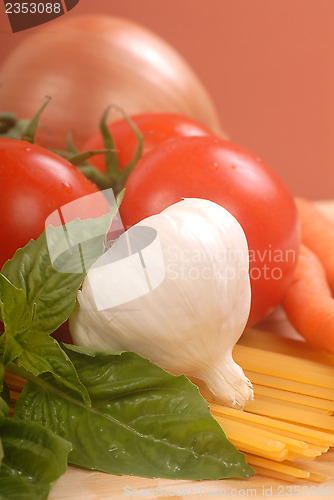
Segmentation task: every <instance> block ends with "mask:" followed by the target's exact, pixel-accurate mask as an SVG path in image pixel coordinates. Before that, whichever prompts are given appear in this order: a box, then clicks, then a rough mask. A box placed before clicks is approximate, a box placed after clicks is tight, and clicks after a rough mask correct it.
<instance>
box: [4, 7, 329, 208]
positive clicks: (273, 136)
mask: <svg viewBox="0 0 334 500" xmlns="http://www.w3.org/2000/svg"><path fill="white" fill-rule="evenodd" d="M87 12H96V13H101V12H102V13H108V14H112V15H117V16H122V17H128V18H130V19H132V20H134V21H136V22H139V23H140V24H142V25H144V26H146V27H147V28H149V29H151V30H152V31H154V32H156V33H157V34H159V35H160V36H162V37H163V38H165V40H167V41H168V42H169V43H170V44H171V45H173V46H174V48H176V49H177V50H178V51H179V52H180V53H181V54H182V55H183V56H184V57H185V58H186V59H187V60H188V62H189V63H190V65H191V66H192V67H193V69H194V70H195V71H196V73H197V74H198V76H199V77H200V79H201V80H202V82H203V83H204V84H205V86H206V87H207V89H208V91H209V93H210V94H211V97H212V98H213V100H214V102H215V105H216V108H217V109H218V112H219V115H220V118H221V123H222V126H223V128H224V129H225V130H226V131H227V133H228V134H229V136H230V138H231V139H232V140H233V141H234V142H237V143H239V144H241V145H243V146H244V147H246V148H248V149H250V150H252V151H253V152H255V153H256V154H258V155H259V156H261V157H262V158H263V159H264V160H265V161H267V163H269V165H271V166H272V168H274V169H275V170H276V171H277V172H278V173H279V174H280V176H281V177H282V178H283V180H284V181H285V182H286V183H287V185H288V186H289V188H290V189H291V191H292V192H293V193H294V194H296V195H303V196H307V197H309V198H312V199H326V198H334V140H333V138H334V92H333V89H334V1H333V0H320V1H319V0H117V1H116V0H80V2H79V4H78V5H77V6H76V7H75V8H74V9H73V10H72V11H70V12H68V13H67V14H66V16H75V15H77V14H81V13H87ZM55 22H58V21H57V20H55V21H52V22H51V23H49V24H50V29H51V28H52V23H55ZM37 29H38V28H33V29H31V30H28V31H25V32H22V33H16V34H13V33H12V32H11V30H10V26H9V22H8V19H7V17H6V14H5V9H4V5H3V4H1V6H0V61H1V60H2V59H3V58H4V57H5V56H6V54H7V53H8V52H9V51H10V50H11V48H12V47H13V46H14V45H16V44H17V43H18V42H20V41H21V40H23V39H24V37H26V36H28V35H29V32H32V31H35V30H37Z"/></svg>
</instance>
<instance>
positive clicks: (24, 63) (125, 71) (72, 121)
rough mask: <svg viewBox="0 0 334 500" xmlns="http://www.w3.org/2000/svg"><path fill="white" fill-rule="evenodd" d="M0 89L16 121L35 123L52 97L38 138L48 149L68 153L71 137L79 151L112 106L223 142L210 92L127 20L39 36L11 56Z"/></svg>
mask: <svg viewBox="0 0 334 500" xmlns="http://www.w3.org/2000/svg"><path fill="white" fill-rule="evenodd" d="M0 82H1V85H0V109H1V110H2V111H11V112H14V113H16V114H17V115H18V117H19V118H31V117H32V116H33V115H34V114H35V113H36V111H37V110H38V109H39V108H40V106H41V104H42V103H43V102H44V100H45V96H47V95H49V96H51V97H52V100H51V102H50V103H49V105H48V107H47V109H46V110H45V111H44V113H43V116H42V118H41V124H42V125H43V130H40V131H39V133H38V135H37V141H38V142H39V143H40V144H42V145H44V146H45V147H53V148H64V144H65V139H66V134H67V132H68V131H69V130H71V131H72V133H73V139H74V142H75V143H76V145H77V146H78V147H79V148H80V147H82V145H83V144H84V143H85V142H86V141H87V139H88V138H89V137H90V136H91V135H92V134H93V133H94V132H95V131H96V130H97V128H98V123H99V120H100V118H101V115H102V113H103V111H104V110H105V109H106V108H107V106H108V105H110V104H117V105H118V106H120V107H121V108H123V109H124V111H125V112H126V113H127V114H134V113H140V112H146V111H174V112H179V113H180V114H184V115H187V116H190V117H192V118H195V119H196V120H198V121H199V122H201V123H203V124H204V125H206V126H208V127H209V128H210V129H212V130H213V131H214V132H215V133H217V134H219V135H224V134H223V133H222V132H221V129H220V124H219V119H218V117H217V113H216V110H215V108H214V106H213V103H212V101H211V99H210V97H209V96H208V93H207V91H206V90H205V88H204V87H203V85H202V84H201V82H200V81H199V80H198V78H197V76H196V75H195V74H194V72H193V71H192V69H191V68H190V67H189V65H188V64H187V62H186V61H185V60H184V59H183V58H182V57H181V56H180V55H179V54H178V53H177V52H176V51H175V50H174V49H173V48H172V47H171V46H169V45H168V44H167V43H166V42H165V41H164V40H162V39H160V38H159V37H158V36H156V35H155V34H154V33H151V32H150V31H148V30H147V29H145V28H144V27H142V26H140V25H137V24H135V23H133V22H131V21H129V20H126V19H121V18H114V17H109V16H105V15H103V16H102V15H91V14H89V15H83V16H74V17H73V16H70V17H69V18H67V19H65V20H60V21H57V22H54V23H53V24H52V29H51V27H50V25H48V26H46V27H44V28H41V29H40V30H39V31H38V32H37V33H34V34H33V35H31V36H28V37H27V38H25V39H24V40H23V42H22V43H21V44H20V45H18V46H17V47H16V49H15V50H14V51H13V52H12V53H10V54H9V56H8V57H7V59H6V60H5V62H4V64H3V66H2V68H1V71H0ZM111 118H112V117H111ZM116 118H119V116H115V119H116Z"/></svg>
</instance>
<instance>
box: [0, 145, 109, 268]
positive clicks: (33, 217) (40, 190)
mask: <svg viewBox="0 0 334 500" xmlns="http://www.w3.org/2000/svg"><path fill="white" fill-rule="evenodd" d="M94 193H95V194H97V197H94V200H93V198H87V199H86V201H85V203H84V204H82V205H81V208H80V213H79V214H78V213H77V212H75V211H74V212H73V214H72V218H76V217H77V216H80V218H88V217H98V216H100V215H102V214H104V213H107V211H108V205H107V203H106V200H105V198H104V197H103V195H102V194H101V193H99V192H98V190H97V188H96V186H95V185H94V184H92V183H91V182H90V181H88V180H87V179H86V178H85V177H84V176H83V175H82V174H81V173H80V172H79V171H78V170H77V169H76V168H75V167H74V166H73V165H71V164H70V163H69V162H68V161H67V160H65V159H63V158H61V157H60V156H58V155H56V154H54V153H52V152H50V151H47V150H46V149H44V148H42V147H40V146H38V145H36V144H30V143H29V142H26V141H19V140H14V139H3V138H2V139H0V214H1V215H0V217H1V242H2V243H1V245H0V268H1V267H2V266H3V264H4V263H5V262H6V260H8V259H10V258H12V257H13V255H14V253H15V251H16V250H17V249H18V248H21V247H23V246H25V245H26V244H27V243H28V241H29V240H30V239H31V238H33V239H36V238H38V237H39V236H40V234H41V233H42V232H43V231H44V229H45V221H46V219H47V217H48V216H49V215H50V214H51V213H52V212H54V211H55V210H57V209H59V208H60V207H62V206H63V205H66V204H67V203H69V202H71V201H74V200H77V199H78V198H81V197H83V196H86V195H91V194H94Z"/></svg>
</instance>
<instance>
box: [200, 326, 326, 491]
mask: <svg viewBox="0 0 334 500" xmlns="http://www.w3.org/2000/svg"><path fill="white" fill-rule="evenodd" d="M233 356H234V359H235V361H236V362H237V363H238V364H239V365H240V366H241V367H242V368H243V369H244V371H245V373H246V375H247V376H248V377H249V379H250V381H251V382H252V384H253V388H254V400H253V401H251V402H249V403H248V404H247V406H246V408H245V409H244V410H242V411H241V410H237V409H233V408H227V407H225V406H223V405H221V404H218V403H217V402H215V401H214V399H212V398H211V397H210V396H208V395H207V394H205V397H206V399H207V400H208V402H209V404H210V408H211V413H212V415H213V416H214V417H215V419H216V420H217V422H218V423H219V424H220V425H221V427H222V428H223V430H224V431H225V434H226V436H227V437H228V438H229V439H230V441H231V442H232V443H234V444H235V446H236V447H237V448H238V449H239V450H240V451H243V452H244V453H245V454H246V457H247V460H248V463H249V464H250V465H252V467H253V468H254V469H255V471H256V472H257V473H258V474H262V475H266V476H269V477H272V478H277V479H282V480H285V481H291V482H296V481H297V482H298V481H305V480H307V481H313V482H322V481H324V480H325V479H326V478H325V476H324V475H323V474H320V473H319V472H318V471H315V470H314V467H313V462H312V461H314V460H315V459H316V458H317V457H320V456H321V455H323V454H324V453H326V452H327V451H328V450H329V448H331V447H334V416H333V413H334V356H331V355H328V354H326V353H323V352H320V351H315V350H314V349H313V348H310V347H309V346H308V345H307V344H306V343H305V342H303V341H299V340H292V339H288V338H284V337H280V336H277V335H274V334H270V333H268V332H262V331H260V330H254V329H251V330H249V331H247V332H246V334H245V335H244V336H243V337H242V338H241V340H240V341H239V343H238V344H237V345H236V346H235V349H234V351H233Z"/></svg>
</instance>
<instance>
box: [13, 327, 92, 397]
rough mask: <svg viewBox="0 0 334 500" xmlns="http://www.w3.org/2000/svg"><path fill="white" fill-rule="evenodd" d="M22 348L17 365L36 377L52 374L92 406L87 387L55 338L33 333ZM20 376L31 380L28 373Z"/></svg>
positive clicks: (23, 343)
mask: <svg viewBox="0 0 334 500" xmlns="http://www.w3.org/2000/svg"><path fill="white" fill-rule="evenodd" d="M21 346H22V351H21V353H20V355H19V356H18V357H17V358H16V359H15V364H16V365H18V366H19V367H22V368H24V370H26V371H27V372H29V373H32V374H33V375H35V376H38V375H41V374H43V373H48V372H49V373H52V375H53V376H54V377H55V378H56V379H57V380H58V381H59V382H61V383H63V384H64V385H65V386H67V387H69V388H70V389H71V390H73V391H76V392H78V393H79V394H80V396H81V397H82V399H83V401H84V402H85V403H86V404H87V405H88V406H90V397H89V394H88V392H87V389H86V387H85V386H84V385H83V384H82V383H81V381H80V379H79V377H78V374H77V372H76V370H75V368H74V366H73V364H72V362H71V360H70V358H69V357H68V355H67V354H66V353H65V351H64V350H63V349H62V348H61V347H60V345H59V344H58V342H57V341H56V340H55V339H54V338H53V337H50V336H49V335H48V334H45V333H35V332H31V333H30V335H28V336H26V339H25V340H24V342H22V344H21ZM12 369H13V367H12ZM14 371H15V369H14ZM18 374H20V375H22V376H23V377H24V378H29V376H28V375H27V374H26V373H23V372H22V373H21V372H20V373H18Z"/></svg>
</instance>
